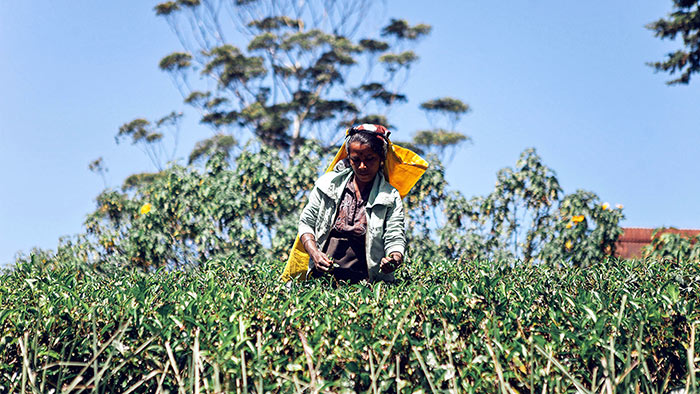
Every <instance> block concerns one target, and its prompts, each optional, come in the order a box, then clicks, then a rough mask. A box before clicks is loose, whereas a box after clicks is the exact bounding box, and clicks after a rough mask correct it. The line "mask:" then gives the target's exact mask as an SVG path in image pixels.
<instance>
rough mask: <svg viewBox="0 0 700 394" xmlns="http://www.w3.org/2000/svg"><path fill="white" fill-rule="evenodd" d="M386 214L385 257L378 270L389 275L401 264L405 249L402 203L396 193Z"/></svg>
mask: <svg viewBox="0 0 700 394" xmlns="http://www.w3.org/2000/svg"><path fill="white" fill-rule="evenodd" d="M387 214H388V216H387V218H386V226H385V228H384V253H385V255H386V256H387V257H384V258H382V260H381V262H380V263H379V268H380V269H381V270H382V272H384V273H391V272H393V271H394V270H395V269H396V268H397V267H398V266H399V265H400V264H401V263H402V262H403V255H404V250H405V249H406V228H405V226H404V221H405V217H404V210H403V202H402V201H401V196H399V193H398V192H396V193H395V198H394V205H393V206H392V207H391V209H390V210H389V212H387Z"/></svg>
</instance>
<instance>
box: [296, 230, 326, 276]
mask: <svg viewBox="0 0 700 394" xmlns="http://www.w3.org/2000/svg"><path fill="white" fill-rule="evenodd" d="M301 242H302V244H304V249H306V252H307V253H308V254H309V256H311V260H312V261H313V262H314V268H316V270H318V271H321V272H328V271H330V269H331V266H332V264H333V262H332V261H331V259H329V258H328V256H327V255H326V254H325V253H323V252H321V251H320V250H318V245H316V238H315V237H314V236H313V234H309V233H306V234H304V235H302V236H301Z"/></svg>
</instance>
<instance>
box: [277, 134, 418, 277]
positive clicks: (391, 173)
mask: <svg viewBox="0 0 700 394" xmlns="http://www.w3.org/2000/svg"><path fill="white" fill-rule="evenodd" d="M363 126H365V127H367V126H375V125H362V126H359V127H363ZM375 127H376V126H375ZM379 127H380V128H381V129H384V128H383V127H382V126H379ZM384 130H386V129H384ZM348 131H349V130H348ZM387 135H388V133H387ZM387 141H388V139H387ZM388 144H389V145H388V149H387V155H386V156H387V157H386V161H385V162H384V176H385V177H386V179H387V180H388V181H389V183H390V184H391V185H392V186H393V187H394V188H396V190H398V192H399V194H400V195H401V198H404V197H406V195H407V194H408V192H409V191H411V188H413V186H414V185H415V184H416V182H418V180H419V179H420V177H421V176H422V175H423V173H425V170H426V169H428V162H427V161H425V160H423V158H422V157H420V156H419V155H417V154H416V153H414V152H413V151H411V150H410V149H406V148H402V147H400V146H398V145H394V144H392V143H391V141H388ZM347 155H348V154H347V151H346V149H345V143H343V145H342V146H341V147H340V149H339V150H338V153H337V154H336V155H335V158H333V161H332V162H331V164H330V165H329V166H328V168H327V169H326V172H330V171H333V168H335V165H336V164H338V162H339V161H341V160H343V159H345V158H346V157H347ZM308 268H309V254H308V253H306V249H305V248H304V244H302V242H301V240H300V239H299V235H297V237H296V239H295V240H294V246H293V247H292V250H291V251H290V252H289V259H287V265H286V266H285V267H284V271H283V272H282V276H281V277H280V279H281V280H282V281H284V282H286V281H289V280H290V279H301V280H305V279H306V272H307V270H308Z"/></svg>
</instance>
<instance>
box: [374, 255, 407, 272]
mask: <svg viewBox="0 0 700 394" xmlns="http://www.w3.org/2000/svg"><path fill="white" fill-rule="evenodd" d="M402 262H403V256H402V255H401V253H399V252H392V253H391V254H390V255H389V257H382V261H380V262H379V269H380V270H382V272H383V273H385V274H390V273H392V272H394V271H395V270H396V269H397V268H399V265H401V263H402Z"/></svg>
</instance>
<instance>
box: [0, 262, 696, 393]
mask: <svg viewBox="0 0 700 394" xmlns="http://www.w3.org/2000/svg"><path fill="white" fill-rule="evenodd" d="M280 271H281V267H280V266H279V263H278V262H268V261H256V262H244V261H233V260H228V261H225V260H220V261H210V262H208V263H206V264H204V265H203V266H202V267H199V268H197V269H192V270H188V271H166V270H161V271H157V272H153V273H150V274H143V273H138V272H133V271H126V270H122V269H119V268H112V269H107V268H105V267H102V268H101V269H99V270H97V269H93V268H89V267H85V266H82V265H79V264H75V265H71V264H56V263H53V262H51V261H48V262H42V261H36V259H35V261H32V262H27V263H25V264H22V265H20V266H18V267H16V268H15V269H14V270H13V271H11V272H6V273H4V274H3V275H2V276H1V277H0V306H1V308H0V333H1V338H0V392H27V393H29V392H32V391H33V392H42V393H43V392H97V393H103V392H171V393H174V392H180V393H185V392H188V393H189V392H198V393H215V392H246V391H249V392H250V391H252V392H259V393H262V392H300V391H307V392H343V391H345V392H355V391H368V392H373V393H376V392H402V393H403V392H416V391H423V392H448V391H449V392H504V393H511V392H520V393H523V392H538V393H540V392H557V393H564V392H584V393H585V392H596V393H598V392H607V393H613V392H618V393H626V392H643V393H661V392H668V391H669V390H670V389H672V388H674V387H684V388H685V387H687V388H688V389H689V390H693V389H697V387H698V383H697V380H698V378H700V376H698V375H699V374H698V370H699V369H700V358H698V354H700V341H699V340H698V339H697V336H698V334H699V333H698V328H699V326H700V322H699V321H700V303H699V301H700V300H699V293H698V286H700V268H699V267H698V266H697V265H696V264H695V265H694V264H690V263H680V264H679V263H673V262H660V261H618V260H609V261H604V262H601V263H600V264H598V265H594V266H592V267H588V268H585V269H584V268H572V267H566V266H550V265H535V266H530V265H524V264H518V263H515V264H512V263H511V264H509V263H505V262H503V263H496V262H487V261H484V262H479V261H466V262H453V261H440V262H432V263H422V262H413V263H410V264H406V265H405V266H404V267H401V268H400V271H399V272H398V274H397V277H398V281H397V283H396V284H392V285H389V284H385V283H381V284H373V285H372V284H366V283H360V284H355V285H345V284H336V283H332V281H331V280H330V279H328V280H316V281H309V282H303V283H291V284H289V285H286V286H285V285H284V284H281V283H279V281H278V280H277V277H278V275H279V273H280Z"/></svg>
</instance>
